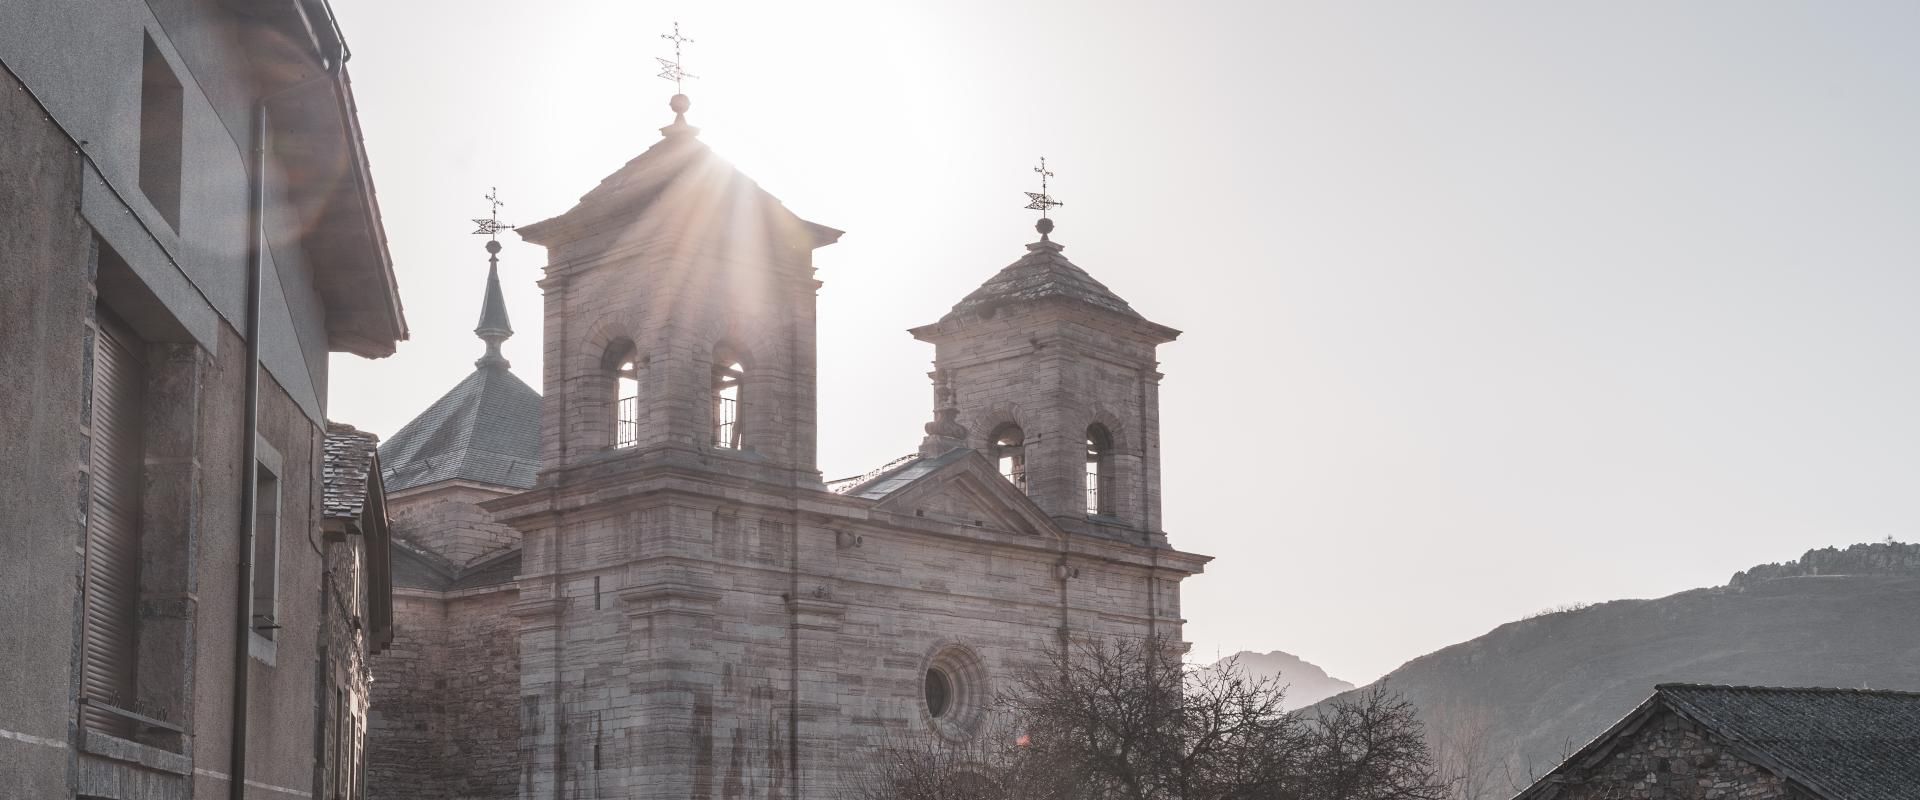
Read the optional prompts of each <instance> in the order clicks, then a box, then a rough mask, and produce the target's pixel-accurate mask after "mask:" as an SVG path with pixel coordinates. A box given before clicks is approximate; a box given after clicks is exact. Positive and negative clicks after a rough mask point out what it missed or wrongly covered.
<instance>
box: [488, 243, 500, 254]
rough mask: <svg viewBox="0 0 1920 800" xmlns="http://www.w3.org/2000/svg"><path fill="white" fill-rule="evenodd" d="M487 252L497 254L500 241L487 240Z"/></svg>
mask: <svg viewBox="0 0 1920 800" xmlns="http://www.w3.org/2000/svg"><path fill="white" fill-rule="evenodd" d="M487 252H489V253H494V254H496V255H497V254H499V252H500V243H499V242H498V241H488V242H487Z"/></svg>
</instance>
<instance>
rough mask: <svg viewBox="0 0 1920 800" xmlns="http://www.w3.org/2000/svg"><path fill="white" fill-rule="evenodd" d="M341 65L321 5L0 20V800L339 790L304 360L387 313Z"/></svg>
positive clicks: (344, 551) (47, 5)
mask: <svg viewBox="0 0 1920 800" xmlns="http://www.w3.org/2000/svg"><path fill="white" fill-rule="evenodd" d="M347 55H348V54H347V53H346V51H345V47H344V44H343V42H342V40H341V36H340V33H339V31H338V30H337V29H336V28H335V27H334V23H333V18H332V14H331V13H330V11H329V9H328V8H327V6H326V3H325V2H324V1H323V0H260V1H259V2H238V1H225V2H221V1H214V0H209V2H199V3H158V2H155V3H148V2H139V1H138V0H101V1H100V2H89V3H73V2H64V1H62V0H15V1H13V2H6V3H0V142H4V143H5V146H4V147H0V216H3V217H4V218H5V219H6V224H5V225H4V226H0V264H4V269H3V270H0V281H4V283H5V290H4V291H0V354H3V355H0V419H3V420H5V422H4V423H3V424H4V425H5V426H6V435H5V436H0V498H4V500H0V503H4V504H5V509H6V511H5V514H4V515H0V519H4V526H5V527H4V530H5V540H4V543H3V544H0V551H4V552H5V553H6V558H4V559H0V601H3V602H4V605H5V607H6V609H7V614H6V615H5V617H4V619H0V675H4V676H6V680H5V681H4V682H3V683H0V776H4V782H0V786H3V788H0V795H4V796H7V797H31V798H61V797H68V798H73V797H86V798H126V799H129V800H131V799H133V798H189V797H197V798H212V797H229V798H231V797H253V798H261V799H263V800H264V799H266V798H272V799H273V800H286V799H287V798H296V797H298V798H309V797H310V798H329V799H330V800H331V799H333V798H345V797H348V796H354V794H353V789H354V787H355V786H356V785H357V783H358V781H357V779H355V778H354V777H353V776H352V774H351V772H352V769H351V767H352V764H351V756H352V753H353V751H354V749H355V744H356V743H355V740H356V739H357V738H358V737H359V727H358V725H357V724H356V723H355V722H354V719H355V717H356V715H357V714H359V713H361V708H360V706H361V705H362V704H363V703H364V695H365V691H366V680H367V675H366V672H365V669H364V660H365V657H366V655H368V653H367V651H368V650H369V649H371V648H376V647H378V646H379V643H380V642H379V638H380V636H381V635H383V634H382V631H383V630H384V629H386V628H387V627H389V626H390V624H389V623H387V622H385V621H384V620H383V615H385V614H387V613H388V611H389V607H388V604H387V603H386V602H385V601H384V600H382V599H381V598H382V597H383V596H384V593H385V588H384V586H383V585H381V583H380V581H381V575H382V574H383V572H384V569H385V568H384V566H382V565H383V563H384V557H385V556H384V548H383V547H381V546H380V541H379V540H380V537H381V536H382V535H383V531H384V528H383V527H382V526H383V522H384V520H381V519H379V518H378V517H379V508H380V507H379V502H378V499H377V497H373V496H374V495H377V489H378V481H377V480H371V479H368V478H361V479H359V480H358V481H356V480H355V479H354V478H353V474H354V473H355V471H356V470H357V471H358V472H359V473H360V474H366V473H367V472H368V470H371V469H372V461H371V455H370V453H369V452H368V448H369V447H370V446H371V442H370V441H369V440H361V441H360V443H359V444H355V443H353V442H346V441H343V442H340V443H339V445H338V446H337V447H336V446H335V443H334V442H333V441H331V440H330V439H329V435H328V434H329V429H328V423H327V421H326V420H327V417H326V408H327V371H328V358H329V354H330V353H333V352H350V353H354V354H357V355H360V356H363V357H368V358H378V357H382V356H385V355H388V354H391V353H392V352H393V349H394V347H395V345H396V344H397V342H399V341H400V340H401V339H404V338H405V337H406V325H405V321H404V318H403V316H402V312H401V307H400V302H399V299H398V294H397V292H396V289H395V283H394V275H393V271H392V267H391V264H390V261H389V257H388V254H387V249H386V244H385V241H384V234H383V233H382V231H381V228H380V215H379V208H378V206H377V204H376V203H375V202H374V195H373V187H372V183H371V181H370V178H369V174H368V168H367V161H366V158H365V155H364V153H363V152H362V147H361V141H360V134H359V129H358V123H357V120H356V118H355V114H354V110H353V99H352V93H351V90H350V88H349V84H348V82H347V76H346V73H345V71H344V68H343V64H344V62H345V60H346V58H347ZM356 448H357V450H356ZM336 449H337V450H338V451H339V452H338V453H337V454H336V453H335V450H336ZM356 452H358V456H356V455H355V454H356ZM356 465H357V466H356ZM336 476H337V477H339V478H340V481H339V482H336V481H335V480H334V478H335V477H336ZM370 498H372V499H370ZM336 692H337V693H338V694H337V695H336V694H335V693H336Z"/></svg>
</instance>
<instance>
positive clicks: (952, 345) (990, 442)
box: [912, 167, 1180, 546]
mask: <svg viewBox="0 0 1920 800" xmlns="http://www.w3.org/2000/svg"><path fill="white" fill-rule="evenodd" d="M1043 168H1044V167H1043ZM1043 175H1044V173H1043ZM1029 195H1030V196H1032V197H1034V202H1035V205H1030V206H1029V208H1038V209H1040V210H1041V211H1043V212H1044V211H1045V210H1046V208H1047V207H1050V206H1052V205H1058V203H1056V202H1054V201H1053V200H1052V198H1051V197H1050V196H1048V195H1047V194H1045V188H1044V186H1043V187H1042V193H1040V194H1038V195H1034V194H1033V193H1029ZM1036 227H1037V229H1038V230H1039V231H1040V240H1039V241H1037V242H1034V243H1032V244H1029V245H1027V252H1026V255H1024V256H1021V257H1020V259H1019V260H1018V261H1015V262H1013V263H1012V264H1010V265H1008V266H1007V267H1006V268H1005V269H1002V270H1000V271H999V272H998V273H997V274H995V275H994V276H993V277H992V278H990V279H988V280H987V282H986V283H984V284H982V285H981V286H980V288H978V289H976V290H974V291H973V293H972V294H969V295H967V296H966V297H965V298H964V299H962V300H961V301H960V302H959V303H957V304H955V305H954V307H953V309H952V310H951V311H949V312H947V314H946V316H943V317H941V318H940V321H939V322H936V323H934V324H932V325H926V326H922V327H919V328H915V329H913V331H912V333H913V335H914V337H915V338H917V339H920V340H922V341H926V342H931V343H932V344H933V345H934V348H935V349H934V372H933V377H934V381H935V383H936V395H937V396H938V398H939V400H938V403H939V404H940V405H941V406H942V407H941V408H940V409H938V410H936V423H935V424H934V425H929V426H928V434H929V436H928V439H927V444H926V445H925V447H931V448H938V447H941V446H943V445H942V444H941V443H943V442H953V443H954V444H956V445H957V444H959V443H962V442H964V444H965V445H966V446H968V447H972V448H974V449H975V450H978V451H980V453H981V454H982V455H985V456H986V457H987V459H988V460H990V461H992V462H993V463H994V464H995V465H996V467H998V468H999V470H1000V472H1001V474H1002V475H1004V476H1006V477H1007V479H1008V480H1010V481H1012V482H1013V483H1014V485H1015V486H1018V487H1020V488H1021V489H1023V490H1025V491H1026V493H1027V496H1028V497H1030V498H1031V499H1032V500H1033V501H1034V503H1035V504H1036V505H1038V506H1039V507H1040V508H1041V509H1042V510H1044V511H1045V512H1046V513H1047V514H1048V515H1049V516H1051V517H1052V518H1053V519H1054V521H1055V522H1057V523H1058V524H1059V525H1060V526H1061V527H1062V528H1063V529H1066V530H1070V531H1074V532H1083V533H1090V534H1094V535H1103V534H1104V535H1110V536H1114V537H1117V538H1122V539H1125V540H1128V541H1131V542H1135V543H1140V544H1153V545H1158V546H1165V544H1166V535H1165V533H1164V532H1163V531H1162V529H1161V524H1160V400H1159V391H1160V377H1161V376H1160V373H1159V371H1158V364H1159V362H1158V360H1157V356H1156V354H1155V350H1156V348H1157V347H1158V346H1159V345H1162V344H1165V343H1167V342H1171V341H1173V340H1174V338H1175V337H1177V336H1179V335H1180V332H1179V331H1177V330H1174V329H1172V328H1169V327H1167V326H1165V325H1160V324H1157V323H1154V322H1150V321H1148V320H1147V319H1146V318H1145V317H1142V316H1141V315H1140V313H1139V312H1137V311H1135V310H1133V307H1132V306H1130V305H1128V304H1127V301H1125V300H1122V299H1120V297H1119V295H1116V294H1114V293H1113V291H1112V290H1110V289H1108V288H1107V287H1106V286H1105V285H1103V284H1101V283H1100V282H1099V281H1097V280H1095V279H1094V278H1093V276H1091V275H1089V274H1087V272H1086V271H1085V270H1083V269H1081V268H1080V267H1078V266H1075V265H1074V264H1073V262H1071V261H1068V260H1067V258H1066V256H1065V255H1063V254H1062V252H1061V251H1063V250H1065V249H1066V248H1065V247H1064V246H1062V245H1060V244H1059V243H1057V242H1054V241H1053V240H1052V239H1051V238H1050V236H1049V234H1051V233H1052V231H1053V220H1051V219H1048V218H1046V217H1044V216H1043V217H1041V219H1040V222H1039V224H1038V225H1037V226H1036ZM954 423H957V427H955V425H954ZM936 427H940V428H942V430H939V431H936V430H935V428H936Z"/></svg>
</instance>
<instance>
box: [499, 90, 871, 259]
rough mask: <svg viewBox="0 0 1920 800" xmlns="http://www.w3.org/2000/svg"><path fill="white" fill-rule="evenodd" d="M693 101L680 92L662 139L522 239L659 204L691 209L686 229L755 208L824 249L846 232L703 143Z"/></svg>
mask: <svg viewBox="0 0 1920 800" xmlns="http://www.w3.org/2000/svg"><path fill="white" fill-rule="evenodd" d="M691 105H692V101H690V100H688V99H687V96H686V95H684V94H677V95H674V96H673V100H672V101H671V102H670V103H669V107H671V108H672V109H673V112H674V119H673V124H671V125H668V126H666V127H664V128H661V129H660V136H661V138H660V141H658V142H655V143H654V144H653V146H652V147H649V148H647V149H646V150H645V151H644V152H642V153H641V154H640V155H637V156H634V157H633V159H632V160H630V161H628V162H627V163H626V164H625V165H622V166H621V167H620V168H619V169H617V170H614V172H613V173H612V174H610V175H608V176H607V177H605V178H603V179H601V181H600V183H599V185H597V186H595V187H594V188H593V189H591V190H589V191H588V192H587V193H586V194H584V195H581V197H580V201H579V202H578V203H575V204H574V206H573V207H572V208H570V209H568V210H566V211H565V212H563V213H561V214H560V215H559V216H556V217H553V218H551V219H547V220H543V221H540V222H536V223H533V224H531V225H522V226H520V228H519V229H518V233H519V234H520V237H521V238H523V239H525V240H527V241H529V242H533V243H535V244H542V245H552V244H555V243H558V242H564V241H567V240H570V239H572V238H574V237H575V236H576V235H578V234H579V233H580V232H581V231H584V230H590V229H592V228H593V226H595V225H596V224H597V223H600V222H603V221H605V220H609V219H621V220H631V219H634V218H637V217H639V216H640V215H641V214H642V212H644V211H645V210H647V209H648V208H649V207H651V206H654V205H656V204H660V205H672V206H675V207H676V208H678V209H679V210H680V211H681V212H682V213H683V214H684V215H685V216H684V217H677V218H675V219H674V220H673V221H674V222H676V223H679V224H678V225H677V227H680V228H682V229H698V228H700V226H698V225H695V224H693V223H695V222H701V221H706V220H710V219H714V218H716V217H717V216H719V215H721V214H727V215H734V214H739V213H741V212H743V211H748V210H751V211H754V212H758V213H760V214H764V215H766V219H767V222H768V223H769V225H768V229H769V230H772V231H777V232H780V233H782V234H784V235H783V237H782V238H783V241H782V243H783V244H788V245H797V246H806V247H821V246H824V245H828V244H832V243H833V242H835V241H837V240H838V239H839V238H840V236H841V235H842V233H843V232H842V231H839V230H835V229H833V228H829V227H827V226H825V225H821V224H818V223H814V222H809V221H807V220H804V219H801V218H800V217H799V215H797V214H794V213H793V212H792V211H791V210H788V209H787V207H786V206H785V205H784V204H782V203H781V202H780V200H779V198H776V197H774V196H773V195H772V194H771V193H769V192H767V190H765V189H762V188H760V185H759V184H758V183H755V182H754V181H753V180H752V179H751V178H748V177H747V176H746V175H745V174H744V173H742V172H740V170H739V169H738V168H736V167H734V165H733V164H732V163H731V162H729V161H727V160H726V159H724V158H721V157H720V155H719V154H717V153H715V152H713V149H712V148H710V147H708V146H707V144H706V143H705V142H702V141H700V138H699V137H700V129H699V128H696V127H694V126H692V125H689V124H687V117H686V112H687V109H688V108H690V107H691Z"/></svg>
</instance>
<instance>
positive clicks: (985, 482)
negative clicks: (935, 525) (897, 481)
mask: <svg viewBox="0 0 1920 800" xmlns="http://www.w3.org/2000/svg"><path fill="white" fill-rule="evenodd" d="M935 461H936V462H939V461H945V462H946V463H940V464H938V465H937V466H934V467H933V468H932V469H931V470H929V471H927V472H926V473H925V474H922V475H920V476H919V477H916V478H914V479H913V480H912V482H910V483H908V484H906V485H905V486H902V487H900V488H897V489H894V490H892V491H889V492H887V494H886V495H885V496H884V497H882V498H880V503H879V505H878V508H879V509H880V510H883V511H890V512H893V513H895V514H901V515H905V516H913V517H920V518H925V519H932V520H937V521H940V522H948V523H952V524H956V525H965V526H968V527H976V528H981V529H985V530H995V531H1003V532H1008V533H1022V534H1027V535H1030V536H1059V535H1061V532H1060V530H1059V529H1058V528H1056V527H1055V526H1054V525H1053V521H1052V520H1051V519H1049V518H1048V517H1047V515H1046V514H1045V513H1044V512H1042V511H1041V510H1040V507H1039V506H1036V505H1034V504H1033V500H1032V499H1031V498H1029V497H1027V495H1026V493H1024V492H1022V491H1020V490H1019V489H1017V488H1015V487H1014V485H1013V484H1012V483H1009V482H1008V481H1007V479H1006V478H1004V477H1002V476H1001V475H1000V473H999V472H998V471H996V470H995V469H994V468H993V464H992V463H991V462H989V461H987V459H986V457H985V456H982V455H980V454H979V453H978V452H976V451H973V450H966V451H964V454H961V455H958V456H957V457H955V456H954V455H952V454H950V455H948V456H942V457H939V458H937V459H935ZM909 468H911V467H909Z"/></svg>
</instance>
